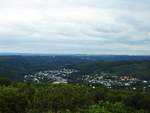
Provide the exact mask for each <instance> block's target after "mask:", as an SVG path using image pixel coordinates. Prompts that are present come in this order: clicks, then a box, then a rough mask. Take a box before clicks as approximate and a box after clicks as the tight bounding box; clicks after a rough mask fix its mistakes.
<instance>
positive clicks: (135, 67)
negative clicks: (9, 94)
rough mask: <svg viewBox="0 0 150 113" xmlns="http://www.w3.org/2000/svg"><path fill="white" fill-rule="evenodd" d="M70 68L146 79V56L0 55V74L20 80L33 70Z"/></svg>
mask: <svg viewBox="0 0 150 113" xmlns="http://www.w3.org/2000/svg"><path fill="white" fill-rule="evenodd" d="M70 66H71V67H73V68H77V69H79V70H81V72H85V73H88V72H92V73H93V72H99V71H108V72H112V73H115V74H124V73H125V74H126V73H130V74H133V75H135V76H137V77H140V78H144V79H145V78H146V79H150V76H149V75H150V56H119V55H118V56H114V55H110V56H109V55H108V56H107V55H102V56H98V55H95V56H88V55H49V56H48V55H45V56H44V55H38V56H37V55H1V56H0V76H1V77H7V78H10V79H12V80H17V81H21V80H23V76H24V75H25V74H28V73H35V72H37V71H45V70H53V69H60V68H62V67H70Z"/></svg>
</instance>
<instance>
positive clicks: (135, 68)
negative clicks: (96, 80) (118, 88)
mask: <svg viewBox="0 0 150 113" xmlns="http://www.w3.org/2000/svg"><path fill="white" fill-rule="evenodd" d="M70 68H73V69H77V70H80V73H81V74H85V73H86V74H90V75H91V74H92V73H93V74H96V73H101V72H105V73H110V75H117V76H133V77H136V78H139V79H143V80H150V61H96V62H87V63H79V64H75V65H71V66H70Z"/></svg>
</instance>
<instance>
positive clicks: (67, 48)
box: [0, 0, 150, 55]
mask: <svg viewBox="0 0 150 113" xmlns="http://www.w3.org/2000/svg"><path fill="white" fill-rule="evenodd" d="M0 52H18V53H56V54H77V53H80V54H130V55H137V54H138V55H150V0H0Z"/></svg>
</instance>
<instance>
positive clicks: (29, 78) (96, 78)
mask: <svg viewBox="0 0 150 113" xmlns="http://www.w3.org/2000/svg"><path fill="white" fill-rule="evenodd" d="M78 72H79V71H78V70H75V69H66V68H63V69H60V70H49V71H43V72H42V71H40V72H37V73H35V74H29V75H25V76H24V81H25V82H36V83H40V82H50V83H53V84H59V83H65V84H66V83H68V80H69V77H70V76H71V75H72V74H73V73H78ZM80 79H81V81H84V82H87V83H89V84H102V85H104V86H106V87H107V88H112V87H130V86H135V84H137V83H140V84H143V88H146V87H149V88H150V81H146V80H139V79H137V78H135V77H133V76H131V75H130V76H129V75H122V76H116V75H113V74H111V73H105V72H101V73H97V74H93V75H88V74H85V75H81V78H80ZM133 90H136V87H133Z"/></svg>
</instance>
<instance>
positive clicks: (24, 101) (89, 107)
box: [0, 81, 150, 113]
mask: <svg viewBox="0 0 150 113" xmlns="http://www.w3.org/2000/svg"><path fill="white" fill-rule="evenodd" d="M7 82H8V81H5V82H3V83H1V85H0V113H150V104H149V103H150V94H149V93H148V92H147V93H146V92H135V91H134V92H133V91H124V90H111V89H106V88H104V87H96V88H93V87H89V86H83V85H71V84H69V85H65V84H58V85H54V84H23V83H10V82H9V84H8V83H7Z"/></svg>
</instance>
